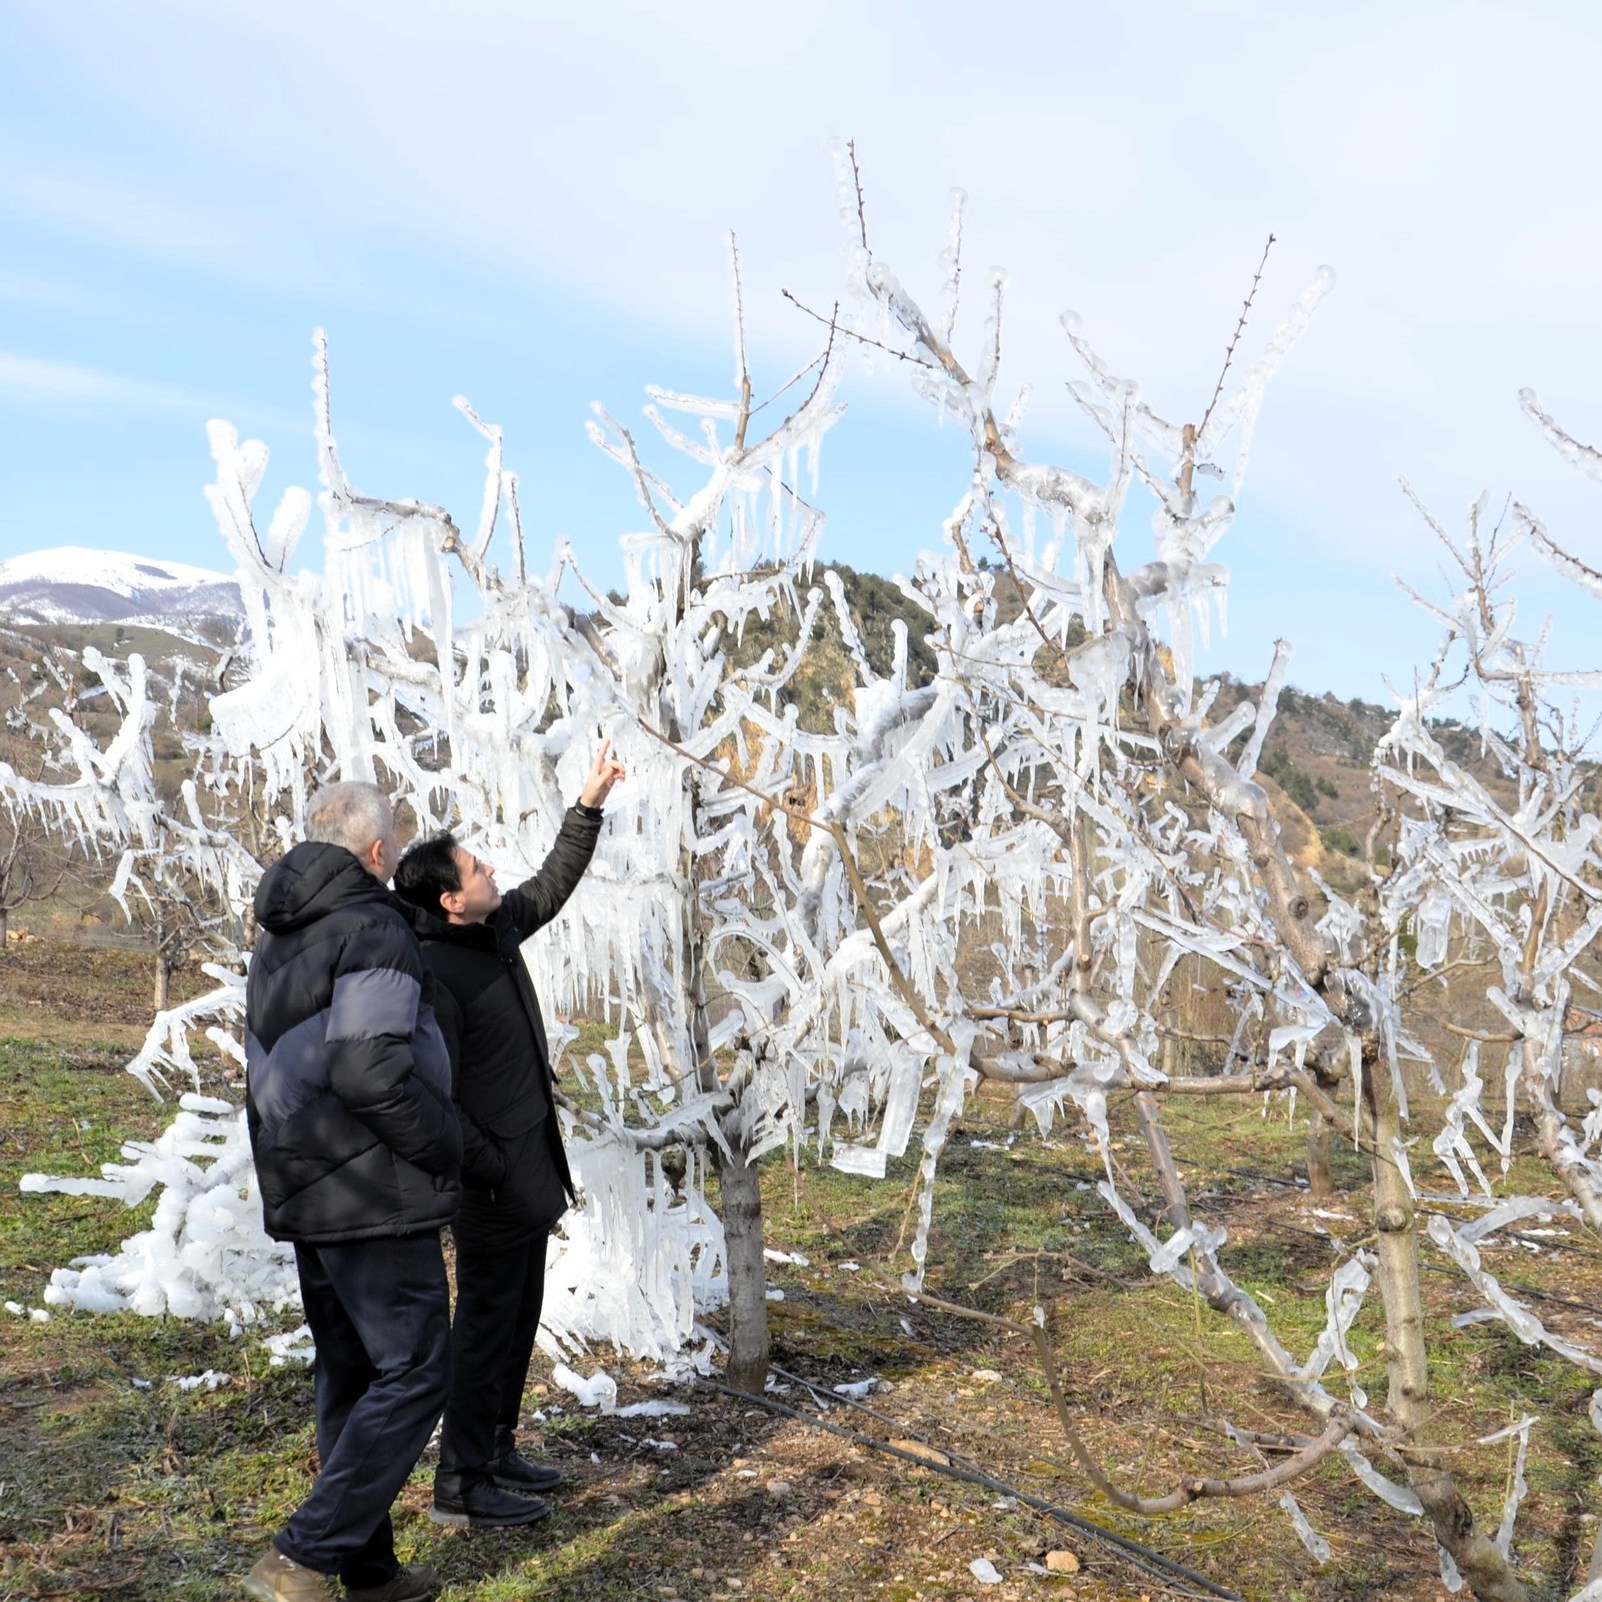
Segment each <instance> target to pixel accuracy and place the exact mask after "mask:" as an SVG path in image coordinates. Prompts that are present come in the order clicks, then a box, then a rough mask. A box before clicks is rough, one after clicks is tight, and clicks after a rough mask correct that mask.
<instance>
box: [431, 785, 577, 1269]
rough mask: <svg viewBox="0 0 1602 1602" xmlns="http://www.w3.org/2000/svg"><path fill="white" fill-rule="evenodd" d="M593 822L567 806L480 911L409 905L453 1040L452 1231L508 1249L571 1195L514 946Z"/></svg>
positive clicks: (553, 903) (543, 1055) (536, 1018)
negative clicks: (542, 851)
mask: <svg viewBox="0 0 1602 1602" xmlns="http://www.w3.org/2000/svg"><path fill="white" fill-rule="evenodd" d="M600 833H601V815H600V813H599V812H598V811H595V810H593V809H590V808H584V809H580V808H578V807H572V808H570V809H569V810H568V813H567V816H566V817H565V818H564V819H563V820H562V827H561V830H560V832H559V833H558V834H557V836H556V841H555V843H554V844H553V845H552V847H551V851H550V855H549V856H547V857H546V859H545V861H544V863H543V864H542V865H541V867H540V871H539V872H538V873H536V874H535V875H534V877H533V878H532V879H528V880H525V881H524V882H523V883H522V884H520V885H519V886H518V887H517V888H516V889H515V890H509V891H507V892H506V895H505V897H504V899H503V900H502V901H501V904H500V906H499V907H497V908H496V909H495V911H494V912H492V913H491V914H490V915H489V917H488V918H486V919H485V921H484V922H483V923H449V922H447V921H446V919H445V918H443V917H442V916H438V915H436V914H433V913H429V912H424V911H420V910H419V909H418V908H416V907H411V908H408V911H409V912H410V914H411V917H412V921H413V925H414V927H415V928H416V930H417V937H418V939H419V940H420V941H421V942H422V945H423V960H424V961H425V962H426V963H427V964H428V967H429V969H430V971H431V972H432V973H433V976H434V980H435V1005H436V1006H437V1008H438V1012H439V1024H440V1029H441V1031H442V1032H443V1034H444V1036H445V1043H446V1046H447V1047H448V1048H449V1051H450V1058H451V1067H452V1070H453V1075H454V1084H455V1096H456V1104H457V1110H458V1112H459V1113H460V1114H461V1120H462V1144H463V1147H464V1149H465V1153H466V1155H465V1157H464V1159H463V1163H462V1180H463V1184H464V1187H465V1188H464V1192H463V1196H462V1211H461V1214H460V1216H459V1217H458V1218H457V1220H456V1224H455V1234H456V1239H457V1242H458V1243H459V1244H462V1245H466V1246H468V1247H469V1248H470V1249H471V1248H472V1247H477V1248H478V1249H479V1250H481V1251H501V1250H506V1249H510V1248H511V1247H513V1246H516V1245H520V1244H521V1243H523V1242H524V1241H527V1240H529V1239H531V1238H532V1237H533V1236H535V1235H538V1234H542V1233H543V1232H544V1231H546V1230H548V1229H549V1228H550V1227H551V1225H552V1224H554V1223H555V1222H556V1220H557V1219H558V1218H560V1217H561V1216H562V1214H563V1213H564V1212H565V1211H566V1210H567V1203H568V1202H569V1201H570V1200H571V1199H572V1196H573V1176H572V1172H571V1170H570V1169H569V1168H568V1163H567V1154H566V1152H564V1151H563V1149H562V1135H561V1130H560V1128H559V1127H558V1125H557V1121H556V1115H555V1111H554V1108H553V1107H552V1103H551V1089H552V1077H551V1059H550V1052H549V1048H548V1046H547V1044H546V1038H545V1020H544V1018H543V1016H542V1015H541V1013H540V1003H539V998H538V997H537V996H536V995H535V994H534V984H533V981H532V980H531V979H530V978H529V973H528V968H527V966H526V965H525V964H524V962H523V958H522V955H521V953H520V951H519V950H518V948H519V947H520V946H521V945H522V944H523V942H524V941H525V940H527V939H528V937H529V936H530V935H531V934H533V932H534V931H535V930H536V929H538V928H539V927H540V926H541V925H542V924H546V923H549V922H550V921H551V919H552V918H554V917H555V916H556V914H557V913H558V912H560V911H561V909H562V904H563V903H564V902H565V901H566V900H567V898H568V897H569V896H570V895H572V893H573V890H574V888H575V887H576V886H577V884H578V882H579V880H580V879H581V878H583V876H584V870H585V869H586V868H587V867H588V866H589V864H590V858H591V857H592V856H593V855H594V853H595V842H596V840H597V839H598V838H599V837H600Z"/></svg>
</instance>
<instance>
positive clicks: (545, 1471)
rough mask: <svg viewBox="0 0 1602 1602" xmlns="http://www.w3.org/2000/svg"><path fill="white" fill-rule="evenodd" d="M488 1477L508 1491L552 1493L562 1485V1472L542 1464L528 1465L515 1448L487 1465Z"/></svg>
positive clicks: (526, 1460)
mask: <svg viewBox="0 0 1602 1602" xmlns="http://www.w3.org/2000/svg"><path fill="white" fill-rule="evenodd" d="M489 1476H490V1478H491V1479H492V1480H494V1481H495V1483H496V1484H497V1485H503V1486H505V1487H506V1489H507V1490H508V1491H518V1492H521V1493H524V1494H526V1493H527V1492H529V1491H554V1490H555V1489H556V1487H557V1486H558V1485H560V1484H561V1483H562V1471H561V1470H560V1469H554V1468H549V1467H547V1466H546V1465H545V1464H544V1463H530V1462H529V1460H528V1459H527V1458H526V1457H524V1456H523V1454H522V1453H521V1452H519V1451H518V1450H517V1449H516V1448H515V1447H514V1448H513V1449H512V1450H511V1451H510V1452H507V1453H506V1454H505V1455H504V1456H502V1457H498V1458H497V1459H496V1460H495V1461H494V1462H493V1463H491V1464H490V1465H489Z"/></svg>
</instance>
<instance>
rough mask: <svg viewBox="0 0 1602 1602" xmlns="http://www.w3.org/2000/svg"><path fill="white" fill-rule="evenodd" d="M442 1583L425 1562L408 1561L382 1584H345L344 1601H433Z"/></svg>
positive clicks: (442, 1586)
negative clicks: (390, 1578) (398, 1571)
mask: <svg viewBox="0 0 1602 1602" xmlns="http://www.w3.org/2000/svg"><path fill="white" fill-rule="evenodd" d="M444 1585H445V1582H444V1581H443V1580H442V1579H440V1577H439V1576H438V1575H437V1574H436V1573H435V1572H434V1571H433V1570H432V1569H431V1568H429V1566H428V1565H427V1564H426V1563H408V1564H406V1565H405V1566H404V1567H403V1568H402V1569H401V1571H400V1573H399V1574H397V1575H396V1576H395V1578H394V1579H393V1580H386V1581H385V1582H384V1583H383V1584H382V1585H347V1586H346V1587H345V1602H434V1598H435V1597H436V1596H438V1595H439V1593H440V1591H441V1590H442V1589H443V1588H444Z"/></svg>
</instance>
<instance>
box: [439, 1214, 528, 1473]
mask: <svg viewBox="0 0 1602 1602" xmlns="http://www.w3.org/2000/svg"><path fill="white" fill-rule="evenodd" d="M545 1241H546V1237H545V1235H543V1234H541V1235H536V1236H535V1237H534V1238H533V1239H532V1240H530V1241H527V1242H525V1243H524V1244H523V1245H521V1246H514V1247H512V1248H510V1249H509V1250H506V1251H493V1252H480V1251H475V1250H474V1249H473V1245H472V1242H471V1241H464V1240H462V1238H461V1236H460V1234H458V1235H457V1239H456V1316H455V1318H454V1319H453V1320H452V1321H451V1393H450V1400H449V1401H447V1402H446V1404H445V1426H444V1428H443V1429H442V1430H441V1432H440V1438H439V1471H440V1473H441V1474H445V1475H459V1476H460V1477H461V1481H462V1484H463V1486H464V1487H466V1486H470V1485H473V1484H476V1483H477V1482H479V1481H481V1480H483V1479H485V1478H487V1477H488V1472H489V1465H490V1464H491V1463H492V1462H494V1461H495V1459H496V1458H498V1457H500V1456H501V1455H502V1454H503V1453H505V1452H507V1451H510V1450H511V1449H512V1447H513V1446H515V1445H516V1437H517V1416H518V1414H519V1413H520V1412H521V1411H522V1407H523V1385H524V1382H525V1381H526V1380H527V1379H528V1360H529V1358H530V1357H531V1356H532V1355H533V1353H534V1335H535V1331H537V1330H538V1329H539V1325H540V1304H541V1302H542V1301H543V1300H544V1298H545Z"/></svg>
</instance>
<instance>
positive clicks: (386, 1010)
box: [245, 842, 462, 1243]
mask: <svg viewBox="0 0 1602 1602" xmlns="http://www.w3.org/2000/svg"><path fill="white" fill-rule="evenodd" d="M256 921H257V923H258V924H259V925H260V927H261V931H262V932H261V937H260V939H259V940H258V941H257V942H256V951H255V955H254V956H253V957H252V959H251V963H250V973H249V977H248V978H247V980H246V985H245V1063H246V1080H245V1085H246V1089H245V1105H246V1110H247V1114H248V1121H249V1128H250V1143H251V1149H252V1151H253V1152H254V1153H255V1158H256V1177H257V1181H258V1183H259V1185H260V1187H261V1197H262V1208H263V1212H264V1213H265V1219H266V1226H267V1233H268V1234H269V1235H271V1236H272V1237H273V1238H274V1239H275V1240H294V1241H306V1242H312V1243H323V1242H331V1241H351V1240H363V1239H367V1238H370V1237H373V1236H382V1235H413V1234H420V1233H422V1232H423V1231H425V1230H429V1229H438V1228H439V1227H440V1226H441V1225H442V1224H446V1223H448V1222H449V1221H450V1219H451V1218H452V1216H453V1215H454V1214H455V1212H456V1208H457V1204H458V1201H459V1199H460V1194H461V1186H460V1183H459V1180H458V1177H457V1173H458V1169H459V1167H460V1164H461V1160H462V1136H461V1130H460V1128H459V1126H458V1123H457V1118H456V1113H455V1109H454V1108H453V1106H452V1104H451V1075H450V1059H449V1057H448V1055H447V1053H446V1050H445V1042H444V1040H443V1038H442V1037H441V1035H440V1032H439V1027H438V1025H437V1024H436V1023H435V1021H434V1009H433V1006H432V1004H431V999H430V994H429V992H430V989H431V981H430V980H429V977H428V973H427V970H426V969H425V968H424V966H423V962H422V956H421V953H420V952H419V950H418V946H417V939H416V937H415V936H414V935H413V933H412V931H411V926H410V923H409V921H408V919H407V916H406V914H405V912H404V911H403V910H402V909H401V906H400V903H399V902H398V901H396V900H395V899H394V898H393V897H392V896H391V895H390V893H389V891H388V890H386V889H385V888H384V886H383V885H381V884H380V883H379V882H378V880H377V879H375V878H374V877H373V876H372V874H370V873H369V872H368V871H367V870H366V869H365V868H364V867H363V866H362V864H361V863H360V862H359V861H358V860H357V858H356V857H355V856H353V855H352V854H351V853H350V852H349V851H346V850H345V849H344V848H343V847H342V846H336V845H324V844H318V843H312V842H308V843H307V844H305V845H298V846H296V847H295V848H294V850H292V851H291V852H289V854H288V855H287V856H285V857H284V858H283V859H282V860H281V861H280V862H278V863H276V864H274V866H273V867H271V868H269V869H268V871H267V872H266V874H265V875H264V876H263V878H262V881H261V884H260V886H259V887H258V889H257V891H256Z"/></svg>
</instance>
